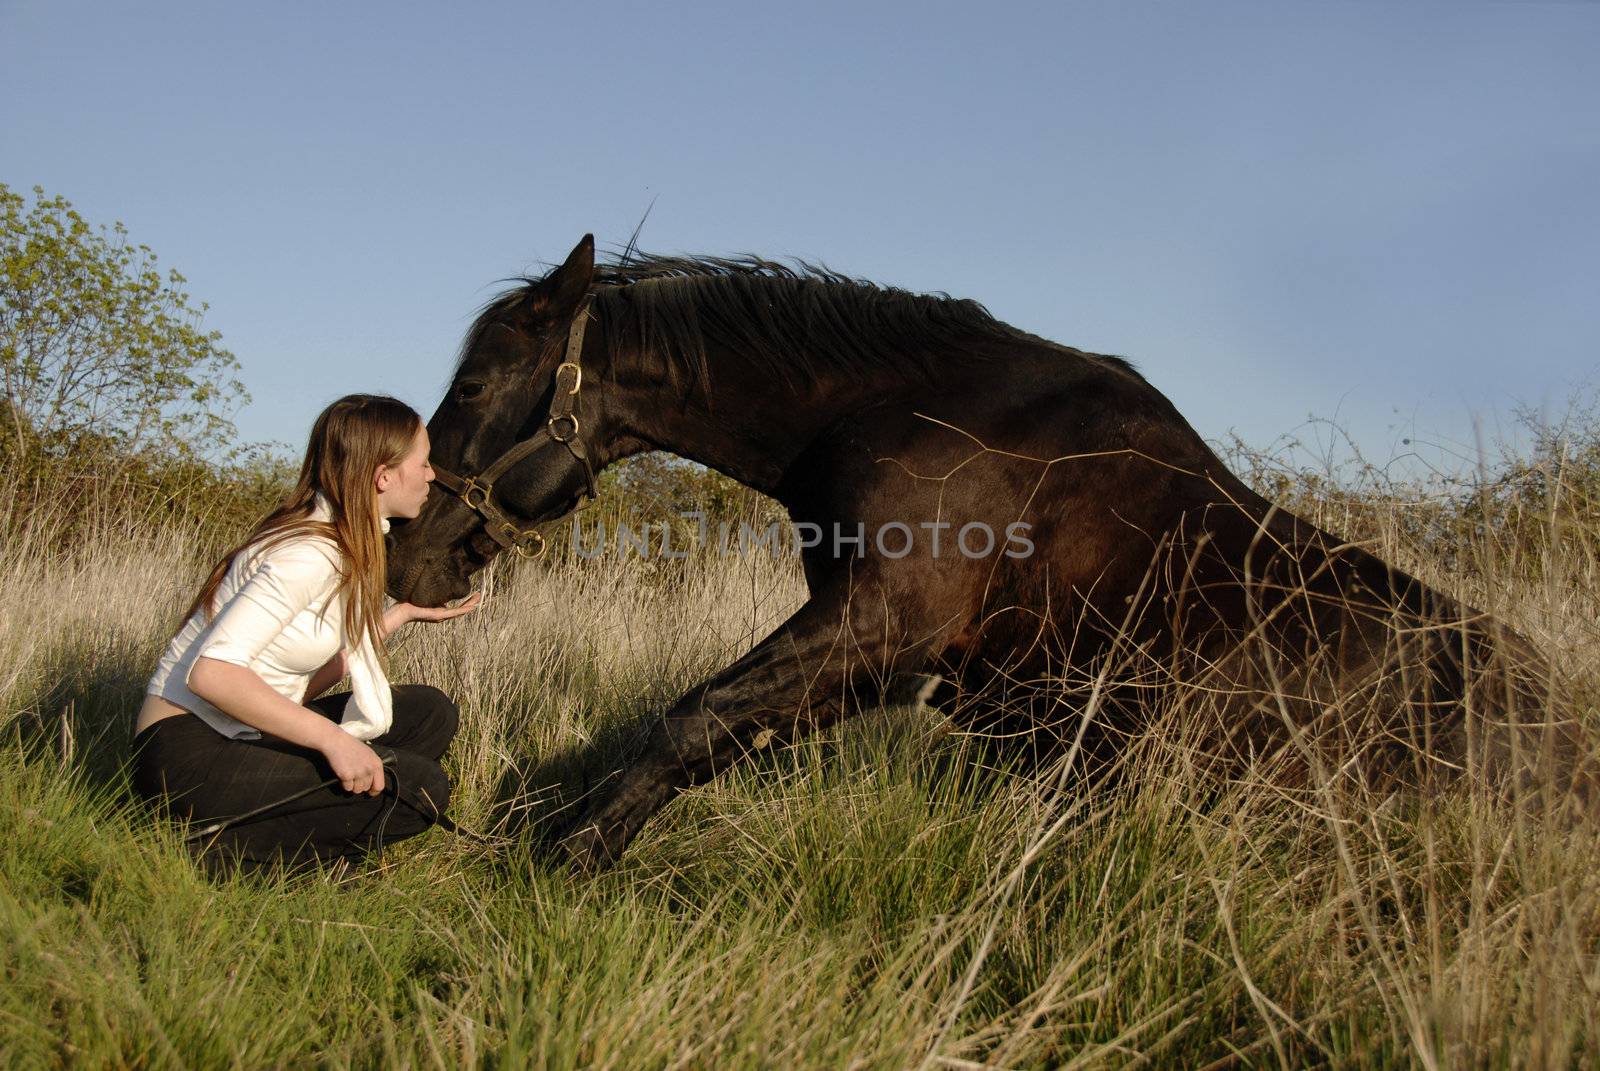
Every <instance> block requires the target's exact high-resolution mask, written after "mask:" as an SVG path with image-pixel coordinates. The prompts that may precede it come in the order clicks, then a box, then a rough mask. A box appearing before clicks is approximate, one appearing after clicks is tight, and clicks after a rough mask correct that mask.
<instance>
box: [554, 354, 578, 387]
mask: <svg viewBox="0 0 1600 1071" xmlns="http://www.w3.org/2000/svg"><path fill="white" fill-rule="evenodd" d="M568 368H570V369H572V375H573V380H572V389H571V390H569V391H567V393H568V394H576V393H578V388H579V387H581V386H583V366H582V365H577V364H573V363H572V362H571V361H562V362H561V363H560V364H558V365H556V379H557V380H558V381H559V380H560V379H561V373H562V372H563V371H564V370H566V369H568Z"/></svg>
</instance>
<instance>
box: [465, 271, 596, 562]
mask: <svg viewBox="0 0 1600 1071" xmlns="http://www.w3.org/2000/svg"><path fill="white" fill-rule="evenodd" d="M589 301H590V299H589V298H584V299H583V303H582V304H581V305H579V306H578V311H577V312H576V313H575V314H574V315H573V317H572V326H571V327H570V328H568V330H567V359H566V360H564V361H562V362H561V363H560V364H559V365H557V366H556V374H555V394H554V395H553V396H552V397H551V399H550V416H549V418H548V419H547V420H546V421H545V422H544V427H542V428H540V429H539V430H538V431H536V432H534V433H533V435H531V436H529V437H528V438H526V439H523V440H522V441H521V442H519V443H517V444H516V445H515V446H513V447H511V449H509V450H507V451H506V452H505V453H503V454H501V455H500V456H499V457H498V458H496V459H495V461H494V463H493V464H491V465H489V467H488V468H486V469H484V470H483V471H482V472H480V473H478V475H476V476H457V475H456V474H455V473H453V472H451V471H450V470H449V469H446V468H443V467H442V466H440V465H434V466H433V475H434V481H435V482H436V483H439V484H441V485H443V486H444V489H445V490H447V491H449V492H450V493H451V494H453V495H455V496H456V497H457V498H459V499H460V500H461V501H462V502H465V503H466V505H467V508H468V509H470V510H472V511H473V512H475V513H477V514H478V515H479V516H480V517H482V518H483V530H484V531H485V532H487V533H489V536H490V538H492V539H493V540H494V541H495V542H496V543H498V544H500V547H501V549H502V550H515V551H516V552H517V553H518V554H520V555H521V556H522V557H524V558H537V557H538V556H539V555H540V554H543V553H544V547H545V543H544V536H543V535H541V534H539V530H538V529H537V528H522V527H520V526H518V525H517V524H515V523H514V522H513V521H512V520H511V518H510V516H509V515H507V514H506V512H505V511H504V510H503V509H501V507H500V504H499V503H498V502H496V501H495V498H494V483H495V481H496V480H498V479H499V478H500V477H502V476H504V475H505V474H506V473H507V472H508V471H510V470H511V468H512V467H513V466H515V465H516V464H517V463H518V462H519V461H521V460H522V459H523V458H525V457H527V456H528V455H529V454H531V453H533V452H534V451H535V450H537V449H539V447H541V446H543V445H544V444H545V443H546V442H558V443H560V444H561V445H562V446H565V447H566V448H567V450H568V451H569V452H570V453H571V454H572V456H573V457H574V458H576V459H577V461H578V464H580V465H582V466H583V479H584V484H585V494H584V497H586V498H593V497H595V491H594V466H593V465H591V464H590V463H589V451H588V450H587V449H586V448H585V447H584V445H583V440H582V439H580V438H579V437H578V433H579V430H580V427H579V424H578V390H579V388H581V387H582V386H583V366H582V365H581V364H579V363H578V360H579V358H580V357H581V356H582V354H583V332H584V328H585V327H587V326H588V323H589ZM563 378H565V379H566V380H567V382H568V385H566V386H565V388H564V389H563V382H562V381H563Z"/></svg>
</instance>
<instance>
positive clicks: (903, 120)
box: [0, 0, 1600, 461]
mask: <svg viewBox="0 0 1600 1071" xmlns="http://www.w3.org/2000/svg"><path fill="white" fill-rule="evenodd" d="M1597 56H1600V3H1581V2H1580V3H1535V2H1521V3H1494V4H1472V3H1447V4H1419V3H1348V2H1345V3H1341V2H1332V0H1328V2H1321V3H1302V4H1292V3H1291V4H1280V3H1271V4H1268V3H1260V4H1230V3H1212V4H1176V3H1171V4H1136V3H1129V4H1072V3H1057V4H1048V5H1045V4H1041V5H1007V4H989V5H976V4H971V3H964V4H941V3H924V4H907V3H895V4H881V5H860V4H837V5H835V4H808V5H805V6H803V7H799V6H795V5H782V6H779V5H762V4H749V3H744V4H677V5H663V4H633V3H613V4H606V5H583V4H565V5H540V4H528V3H515V4H492V3H484V4H474V3H461V4H453V5H444V4H427V5H423V4H398V3H395V4H371V5H362V4H357V3H349V4H297V3H273V4H263V5H239V4H216V3H208V4H164V3H156V4H150V5H130V4H120V3H119V4H84V3H75V2H73V0H40V2H32V0H21V2H19V0H0V100H4V101H6V102H7V103H6V104H5V106H4V107H3V108H0V181H3V182H5V183H7V184H9V185H10V186H11V187H12V188H13V189H17V190H26V189H28V188H29V187H32V186H34V185H35V184H38V185H42V186H43V187H45V189H46V190H47V191H48V192H50V193H59V194H62V195H64V196H66V197H67V198H69V199H70V200H72V201H73V202H74V204H75V205H76V206H77V207H78V209H79V210H80V211H81V212H82V213H83V214H84V215H85V216H87V217H88V218H90V219H91V220H95V221H99V222H107V223H109V222H111V221H112V220H118V219H120V220H122V221H123V222H125V223H126V224H127V226H128V229H129V231H130V233H131V235H132V237H133V238H134V239H135V240H137V241H141V242H144V243H146V244H148V245H150V246H151V247H152V248H153V249H155V250H156V252H157V253H158V254H159V255H160V256H161V258H162V261H163V262H164V263H165V264H167V265H169V266H172V267H176V268H178V269H179V270H181V271H182V272H184V274H185V275H187V276H188V278H189V290H190V292H191V293H192V294H193V295H194V296H195V297H196V298H199V299H202V300H205V301H207V302H209V303H210V306H211V308H210V312H209V314H208V317H207V324H208V326H209V327H211V328H214V329H216V330H220V331H221V332H222V333H223V336H224V342H225V344H226V345H227V346H228V347H229V348H230V349H231V350H232V351H233V352H234V353H235V354H236V355H237V356H238V358H239V360H240V361H241V362H242V363H243V365H244V372H243V377H242V378H243V379H244V381H245V383H246V385H247V386H248V388H249V389H250V391H251V393H252V394H253V396H254V401H253V403H252V404H251V405H250V406H249V407H248V408H246V409H245V410H244V411H243V412H241V413H240V414H239V415H238V418H237V424H238V426H239V430H240V433H241V435H242V437H243V438H245V439H247V440H261V439H275V440H283V441H288V442H291V443H294V444H295V445H296V446H298V444H299V443H300V441H301V440H302V438H303V435H304V433H305V431H306V429H307V428H308V427H309V423H310V420H311V418H312V417H313V416H314V415H315V413H316V412H317V410H318V409H320V408H321V407H322V406H323V405H324V404H325V403H326V402H328V401H330V400H331V399H333V398H334V397H337V396H338V395H340V394H343V393H346V392H349V391H353V390H379V391H386V392H390V393H394V394H397V395H399V396H400V397H402V398H404V399H406V400H408V401H410V402H412V403H413V404H414V405H416V406H417V407H418V408H419V409H421V410H422V411H423V412H424V414H426V413H428V412H431V410H432V408H433V406H434V404H435V402H436V401H437V399H438V396H439V392H440V390H441V388H442V386H443V383H444V381H445V377H446V374H447V372H448V368H449V366H450V362H451V359H452V357H453V354H454V352H455V349H456V347H457V345H458V343H459V341H460V338H461V336H462V334H463V332H464V331H465V328H466V326H467V324H468V323H469V321H470V319H471V316H472V314H473V312H474V311H475V310H476V309H477V307H478V306H479V305H480V304H481V303H482V302H483V301H484V300H486V299H487V298H489V297H490V296H492V294H494V293H495V292H496V290H497V286H496V281H497V280H499V279H503V278H504V277H506V276H509V275H513V274H516V273H521V272H530V271H538V270H540V268H541V264H542V263H543V262H546V261H551V260H555V261H559V260H560V259H561V258H562V257H563V256H564V255H565V254H566V252H567V251H568V249H569V248H570V247H571V246H572V244H573V243H574V242H575V241H576V240H577V239H578V238H579V237H580V236H581V235H582V234H583V233H584V232H586V231H593V232H594V233H595V235H596V236H597V238H598V239H599V240H600V241H601V242H602V243H608V242H609V243H616V244H620V243H621V242H623V241H625V240H626V238H627V236H628V234H629V233H630V232H631V230H632V228H633V225H634V224H635V223H636V222H637V220H638V219H639V217H640V216H641V215H642V213H643V212H644V211H645V208H646V206H648V205H649V204H650V203H651V202H652V200H654V202H655V208H654V211H653V212H652V214H651V216H650V219H649V222H648V223H647V225H646V227H645V231H644V235H643V239H642V244H643V246H644V247H645V248H648V249H652V250H656V251H662V252H704V253H733V252H755V253H760V254H763V255H767V256H785V255H792V256H800V257H805V258H808V259H814V260H820V261H824V262H826V263H827V264H828V265H830V266H832V267H834V268H837V269H839V270H842V271H846V272H849V273H851V274H855V275H860V276H864V277H867V278H871V279H875V280H878V281H880V282H885V283H892V284H894V285H898V286H903V287H908V288H911V289H920V290H943V291H947V292H949V293H951V294H955V295H959V296H963V297H973V298H977V299H978V300H980V301H982V302H984V303H985V304H986V305H987V306H988V307H989V308H990V309H991V310H992V311H993V312H994V313H995V314H996V315H998V316H1000V317H1001V318H1002V319H1005V320H1007V321H1009V322H1011V323H1013V324H1016V325H1017V326H1019V327H1022V328H1024V329H1027V330H1029V331H1033V332H1035V333H1038V334H1041V335H1045V336H1047V337H1049V338H1053V339H1056V340H1057V341H1060V342H1064V343H1067V344H1069V345H1074V346H1079V347H1082V348H1085V349H1093V350H1099V351H1102V352H1110V353H1118V354H1124V355H1127V356H1129V357H1131V358H1132V359H1133V360H1134V361H1136V362H1137V363H1138V364H1139V366H1140V367H1141V369H1142V370H1143V371H1144V372H1145V374H1146V375H1147V376H1148V378H1149V379H1150V380H1151V381H1152V382H1154V383H1155V384H1156V386H1157V387H1159V388H1160V389H1161V390H1162V391H1164V392H1165V393H1166V394H1167V395H1168V396H1169V397H1170V398H1172V399H1173V401H1174V402H1175V403H1176V404H1177V405H1178V407H1179V409H1180V410H1181V411H1182V412H1183V413H1185V414H1186V415H1187V416H1188V418H1189V419H1190V421H1191V422H1192V423H1193V424H1194V425H1195V426H1196V427H1197V428H1198V429H1199V430H1200V431H1201V433H1202V434H1204V435H1206V436H1207V437H1209V438H1213V439H1215V438H1219V437H1221V436H1223V435H1225V434H1227V433H1228V432H1230V431H1235V432H1237V433H1238V434H1240V435H1241V436H1243V437H1244V438H1245V439H1246V440H1247V441H1249V442H1252V443H1255V444H1257V445H1265V444H1267V443H1270V442H1272V441H1274V440H1275V439H1277V438H1278V437H1279V436H1282V435H1286V434H1289V435H1294V434H1301V435H1305V434H1311V433H1313V432H1314V431H1315V429H1308V428H1307V427H1306V426H1305V421H1306V419H1307V417H1308V416H1310V415H1316V416H1319V417H1330V418H1335V419H1337V420H1338V421H1339V422H1340V423H1341V424H1342V425H1344V426H1345V427H1346V428H1348V430H1349V431H1350V432H1351V434H1352V435H1353V436H1354V437H1355V440H1356V441H1357V442H1358V443H1359V444H1360V446H1361V447H1362V449H1363V450H1365V451H1366V452H1367V453H1368V454H1369V455H1371V456H1373V457H1374V458H1376V459H1377V460H1379V461H1383V460H1386V459H1388V458H1390V457H1392V456H1394V455H1396V454H1399V453H1403V452H1405V451H1406V450H1407V449H1408V448H1407V447H1405V446H1403V445H1401V440H1402V439H1403V438H1407V437H1411V438H1416V439H1419V440H1421V441H1424V442H1429V443H1438V444H1442V445H1443V447H1444V449H1445V450H1446V452H1449V451H1453V450H1457V449H1460V448H1465V449H1466V450H1467V451H1469V452H1470V450H1471V448H1472V443H1473V441H1474V438H1475V437H1476V436H1478V435H1480V434H1482V435H1486V436H1487V437H1488V438H1490V439H1491V440H1492V439H1493V438H1495V437H1496V436H1497V435H1500V434H1505V433H1508V432H1509V431H1510V430H1511V426H1512V423H1513V421H1512V420H1511V413H1512V411H1513V409H1514V407H1516V406H1518V405H1522V406H1531V407H1534V408H1536V409H1543V410H1544V411H1546V412H1548V413H1550V414H1552V415H1557V414H1559V413H1560V411H1561V410H1562V408H1563V406H1564V405H1565V404H1566V399H1567V398H1568V397H1569V396H1570V395H1571V394H1572V393H1573V392H1574V391H1575V390H1578V389H1580V388H1582V387H1584V386H1585V385H1594V384H1596V383H1597V381H1600V297H1597V294H1600V63H1597V62H1596V60H1595V57H1597ZM1437 456H1438V455H1437V454H1436V453H1432V454H1430V457H1433V458H1436V457H1437Z"/></svg>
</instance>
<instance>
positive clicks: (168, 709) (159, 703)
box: [133, 695, 189, 736]
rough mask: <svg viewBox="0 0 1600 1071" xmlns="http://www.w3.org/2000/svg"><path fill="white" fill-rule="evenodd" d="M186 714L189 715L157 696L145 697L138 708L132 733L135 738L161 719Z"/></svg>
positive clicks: (172, 703) (167, 700) (174, 704)
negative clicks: (142, 703) (136, 719)
mask: <svg viewBox="0 0 1600 1071" xmlns="http://www.w3.org/2000/svg"><path fill="white" fill-rule="evenodd" d="M187 713H189V712H188V711H187V710H185V709H183V708H182V707H180V706H179V705H178V704H176V703H174V702H172V701H171V700H170V699H163V698H161V697H160V696H159V695H146V696H145V697H144V705H143V706H141V707H140V708H139V720H138V721H136V722H134V723H133V733H134V735H135V736H137V735H139V734H140V733H142V732H144V730H145V729H146V728H148V727H149V726H151V725H154V724H155V723H156V722H158V721H160V720H161V719H163V718H172V717H176V716H177V715H179V714H187Z"/></svg>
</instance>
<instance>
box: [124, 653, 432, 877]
mask: <svg viewBox="0 0 1600 1071" xmlns="http://www.w3.org/2000/svg"><path fill="white" fill-rule="evenodd" d="M393 693H394V722H393V724H392V725H391V726H390V728H389V731H388V732H386V733H384V734H383V735H382V736H380V737H378V738H377V739H375V740H372V741H369V742H370V743H371V744H373V745H374V749H375V750H376V751H378V753H379V754H380V755H383V754H387V753H388V751H390V750H392V751H393V753H394V763H393V765H391V766H387V767H385V769H384V780H385V788H384V792H383V794H382V795H379V796H366V795H355V794H353V793H349V792H346V791H344V789H342V788H340V787H339V785H338V783H337V782H335V783H334V784H333V785H332V786H324V787H322V788H316V789H314V791H311V792H309V793H308V794H307V795H304V796H302V797H300V798H299V799H297V800H295V801H293V802H292V803H287V804H284V805H282V806H278V807H273V808H272V809H270V810H268V811H266V812H265V813H263V814H261V815H260V816H258V817H255V818H251V819H248V820H246V821H244V822H240V823H238V824H237V825H233V826H230V827H229V828H227V829H225V830H223V831H221V832H220V833H217V834H215V835H212V836H209V837H203V838H200V839H199V840H198V841H191V842H190V846H191V848H193V849H194V850H195V851H196V853H197V854H198V855H199V857H200V859H201V861H202V863H204V864H206V865H207V867H208V869H210V870H212V871H213V872H217V871H220V870H223V869H226V868H227V867H229V866H232V865H238V866H240V867H241V868H242V869H245V870H250V871H256V870H260V869H263V868H267V867H270V866H272V865H274V864H278V863H281V864H283V865H285V866H288V867H291V868H297V867H304V866H312V865H316V864H327V863H332V862H334V861H336V860H338V859H347V860H349V861H351V862H355V861H358V860H359V859H361V858H362V857H363V856H364V855H365V854H366V853H367V852H368V851H370V850H372V849H373V848H375V847H378V846H379V843H380V839H381V842H382V843H383V844H388V843H392V842H394V841H397V840H403V839H404V838H406V837H410V836H413V835H415V834H417V833H421V832H422V831H423V830H424V829H427V828H428V826H430V825H432V824H433V821H434V819H435V817H436V816H438V815H442V814H444V812H445V808H446V807H447V806H448V805H449V803H450V782H449V780H448V779H447V778H446V777H445V773H444V770H443V768H441V767H440V765H439V760H440V759H441V758H442V757H443V756H444V753H445V749H446V748H448V747H449V746H450V741H451V740H452V739H453V738H454V737H455V734H456V726H457V717H458V715H457V711H456V705H455V703H453V702H452V701H451V699H450V697H449V696H447V695H445V694H444V693H443V692H441V691H440V690H439V689H437V688H432V687H429V686H428V685H425V684H403V685H400V686H398V687H395V688H394V689H393ZM349 700H350V693H349V692H341V693H339V694H337V695H329V696H324V697H323V698H321V699H314V700H312V701H310V702H308V703H307V704H306V706H307V707H309V708H311V709H312V710H315V711H317V712H318V713H319V714H322V715H323V716H324V717H326V718H329V719H331V720H333V721H338V720H339V716H340V714H341V713H342V712H343V711H344V707H345V704H346V703H347V702H349ZM133 750H134V764H133V785H134V790H135V791H136V792H138V793H139V795H141V796H143V797H144V798H145V799H147V800H150V801H152V802H153V803H156V804H157V805H158V806H160V807H163V808H165V809H166V810H167V811H168V812H169V813H170V814H171V815H172V816H173V817H176V818H186V819H188V820H189V821H190V822H191V828H192V829H196V830H198V829H201V828H203V827H204V826H206V825H208V824H210V823H212V822H216V821H220V820H222V819H226V818H232V817H234V816H236V815H241V814H245V813H246V812H249V811H253V810H255V809H256V808H258V807H262V806H265V805H266V804H269V803H272V802H273V801H275V800H281V799H283V798H284V797H286V796H291V795H294V794H295V793H297V792H300V791H303V790H306V789H313V787H314V786H316V785H317V784H318V783H319V782H322V781H325V780H327V779H328V778H331V777H333V775H334V774H333V769H332V768H331V767H330V766H329V765H328V762H327V760H326V759H324V758H323V756H322V753H321V752H318V751H312V750H310V749H308V748H303V747H299V746H297V745H295V744H290V743H288V742H286V741H283V740H279V739H277V738H275V737H269V736H263V737H261V738H260V739H258V740H233V739H230V738H228V737H226V736H223V735H222V734H221V733H219V732H217V731H216V730H215V729H213V728H211V727H210V726H209V725H207V724H206V723H205V722H203V721H201V720H200V719H199V718H197V717H195V716H194V715H193V714H178V715H174V716H172V717H169V718H163V719H161V720H160V721H158V722H156V723H155V724H153V725H150V726H147V727H146V728H145V729H144V731H143V732H141V733H139V735H138V736H136V737H135V738H134V741H133ZM391 786H398V789H399V794H398V799H397V798H396V796H395V794H394V792H393V791H392V788H391Z"/></svg>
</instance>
